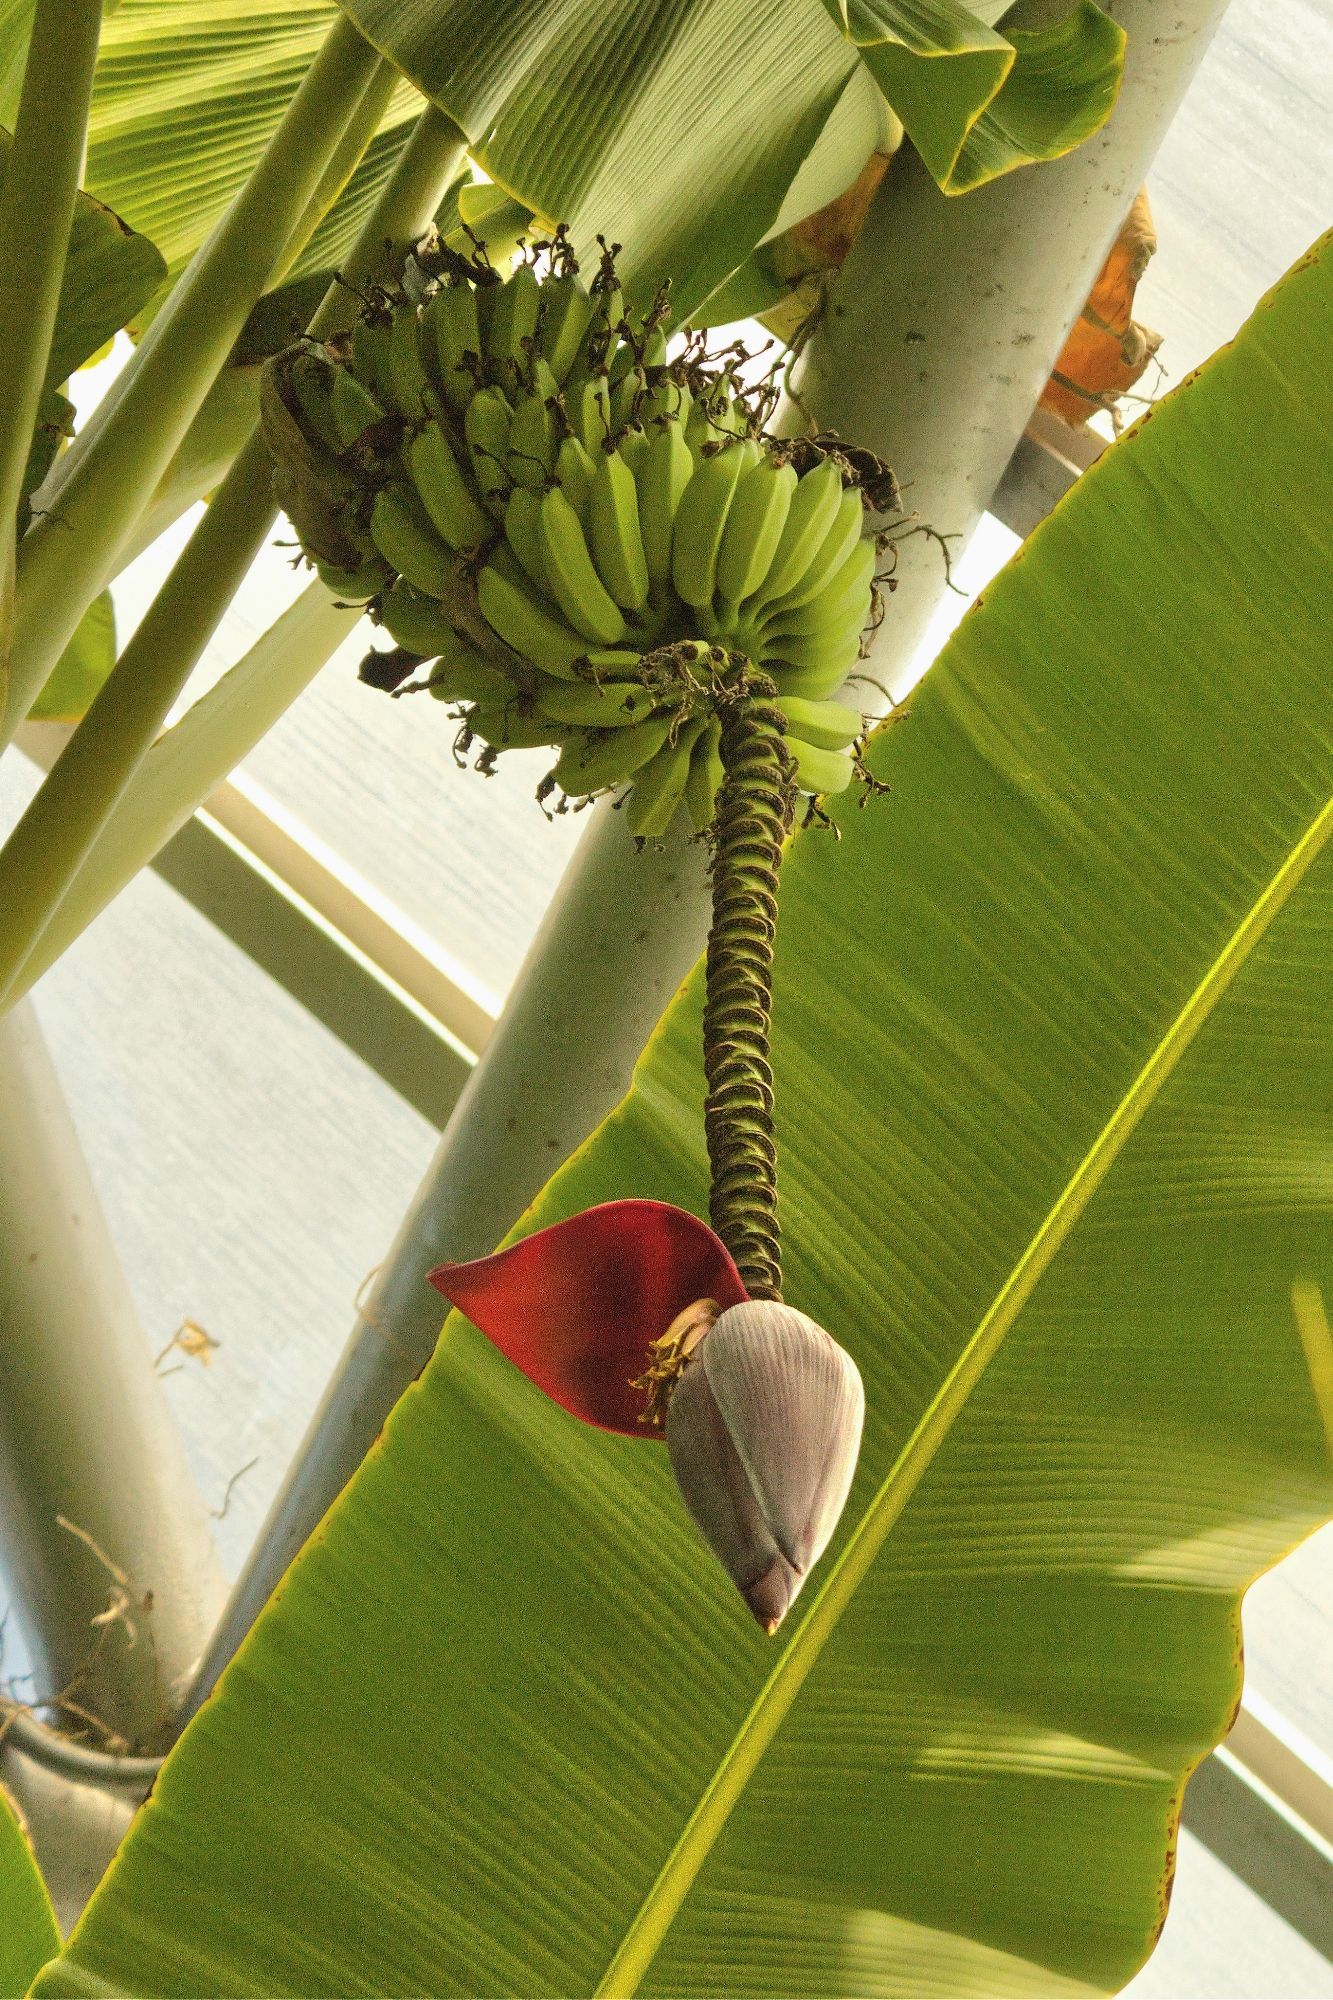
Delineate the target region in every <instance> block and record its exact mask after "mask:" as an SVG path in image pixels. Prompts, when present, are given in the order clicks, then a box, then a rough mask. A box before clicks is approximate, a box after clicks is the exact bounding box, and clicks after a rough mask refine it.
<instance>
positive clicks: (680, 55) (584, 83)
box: [345, 0, 1124, 319]
mask: <svg viewBox="0 0 1333 2000" xmlns="http://www.w3.org/2000/svg"><path fill="white" fill-rule="evenodd" d="M345 4H346V8H347V12H348V13H349V14H350V15H351V17H352V19H353V20H354V21H355V22H356V23H357V25H358V26H359V27H360V28H361V29H362V30H363V32H364V33H365V34H366V35H367V36H368V37H369V39H370V40H371V41H372V42H374V43H375V44H376V46H377V47H379V48H381V49H382V50H383V51H384V52H385V54H386V55H388V56H389V57H390V58H391V59H392V61H393V62H395V63H396V64H397V65H398V67H399V68H400V69H401V70H403V71H404V73H405V74H406V75H408V76H410V77H411V78H412V79H413V81H414V82H416V83H417V84H418V85H419V86H420V87H421V89H422V90H423V91H425V93H426V95H427V96H429V97H431V98H433V99H434V100H435V102H436V103H437V104H439V105H440V106H441V107H442V109H444V110H445V111H447V112H448V113H449V115H450V116H451V117H452V118H454V119H455V120H456V122H457V123H458V124H459V125H461V126H462V128H463V130H464V131H465V132H467V133H468V134H469V136H470V138H471V139H472V141H473V142H474V152H475V154H476V157H477V159H478V160H479V161H480V163H481V164H482V165H483V166H484V167H485V169H486V171H487V173H489V174H490V175H491V176H492V178H493V179H494V180H496V181H498V182H499V183H500V184H501V185H502V186H503V187H505V188H506V189H508V190H509V192H510V193H511V194H513V195H514V196H516V197H517V198H518V199H519V200H520V201H522V202H524V203H525V204H526V205H527V206H528V207H529V208H531V209H532V210H533V211H534V212H535V213H537V214H538V215H540V216H542V217H544V218H545V219H546V220H547V221H548V222H553V221H565V222H568V223H570V224H571V225H572V227H573V229H574V232H575V238H576V240H577V241H581V242H587V241H589V240H590V239H591V237H592V235H593V234H595V233H596V232H597V231H601V232H602V233H603V234H605V235H606V236H608V237H611V238H615V239H617V240H619V241H620V242H622V243H623V244H624V245H625V247H626V251H627V253H628V255H629V257H630V258H631V259H632V263H631V264H629V265H628V266H627V270H628V271H629V273H630V275H631V276H638V275H639V274H641V273H644V274H649V273H650V274H655V275H660V274H661V273H662V272H669V273H670V274H671V277H672V281H673V287H674V298H675V303H676V308H677V314H678V317H679V318H681V319H685V318H687V317H688V316H689V315H690V314H691V313H692V312H693V310H694V308H695V307H696V306H697V305H699V304H700V303H701V301H702V300H703V299H704V298H705V297H707V296H708V294H709V293H710V292H712V291H714V290H715V289H716V287H717V286H718V285H719V284H721V283H722V282H723V280H724V279H726V278H727V277H728V275H729V274H730V273H731V272H732V271H734V270H735V269H736V268H737V267H738V266H739V265H741V264H742V263H743V262H744V261H745V259H746V258H747V257H748V256H749V254H750V252H751V251H752V250H753V249H754V247H755V245H756V243H758V242H759V241H760V240H761V239H762V238H763V237H765V236H767V235H768V234H769V233H770V232H771V231H772V230H773V229H774V227H778V226H780V227H785V226H786V224H787V223H788V222H790V221H794V220H796V219H797V217H796V215H793V214H790V213H784V207H785V203H786V199H787V196H788V194H789V193H790V191H791V189H792V187H793V184H794V183H796V182H797V180H798V177H800V178H801V181H802V197H801V198H802V201H803V203H804V206H802V207H801V208H800V209H799V210H798V214H807V213H809V212H810V211H811V210H813V209H817V208H820V207H822V206H823V205H824V204H825V203H826V202H828V201H831V200H832V199H833V197H834V196H835V195H838V194H841V192H842V191H843V189H844V188H846V187H847V186H849V185H850V183H851V182H852V181H854V180H855V178H856V176H857V174H858V173H859V172H860V170H861V168H862V166H863V165H864V163H865V161H866V159H867V157H868V156H869V154H870V153H871V152H872V151H873V150H874V148H875V145H876V143H877V141H876V138H875V137H874V136H873V130H872V133H871V134H870V135H869V136H868V134H867V115H868V114H867V104H866V93H865V91H864V88H863V86H864V84H865V82H866V75H867V72H868V74H869V76H870V77H871V78H873V80H874V82H875V84H876V85H877V86H878V88H879V89H880V90H881V91H882V93H883V96H884V98H885V99H886V100H887V104H888V107H889V108H890V109H891V110H892V111H893V112H895V113H897V114H898V116H899V117H901V119H902V121H903V123H904V124H905V125H906V126H907V128H908V130H909V131H911V132H912V133H913V136H914V137H916V136H917V135H918V133H919V134H920V138H921V150H922V153H923V157H924V158H925V159H926V162H927V165H928V166H930V168H931V170H932V171H933V172H936V173H937V175H938V177H939V178H940V183H941V185H942V186H945V187H948V188H950V189H951V190H953V189H955V188H961V187H970V186H975V185H976V184H977V183H978V182H980V181H982V180H985V179H989V178H991V177H992V176H993V175H994V174H995V173H999V172H1003V171H1005V170H1006V169H1007V168H1008V167H1010V166H1014V165H1017V164H1020V163H1021V162H1022V161H1024V160H1031V159H1037V158H1048V157H1050V156H1051V155H1052V154H1053V153H1054V152H1056V151H1062V150H1066V149H1067V146H1069V145H1074V144H1076V143H1077V141H1078V138H1079V137H1081V136H1084V135H1085V134H1086V133H1087V132H1091V131H1093V130H1095V129H1096V128H1097V126H1099V125H1100V124H1101V123H1102V121H1103V120H1104V119H1105V117H1106V116H1107V115H1108V113H1109V111H1110V108H1111V104H1112V102H1113V101H1114V95H1115V88H1116V84H1117V82H1118V77H1119V68H1120V52H1121V47H1122V45H1123V39H1124V38H1123V35H1122V34H1121V32H1120V30H1119V29H1118V28H1116V27H1115V26H1114V25H1113V24H1112V23H1111V22H1110V21H1108V20H1107V19H1106V17H1105V16H1104V15H1102V14H1100V13H1099V12H1098V10H1097V8H1096V7H1094V6H1093V5H1092V4H1091V0H1081V4H1080V5H1079V6H1078V7H1076V8H1075V10H1074V12H1073V13H1072V14H1071V15H1070V17H1069V19H1068V21H1067V22H1065V23H1062V24H1061V25H1060V26H1059V27H1057V28H1053V29H1050V30H1047V31H1043V32H1042V33H1040V34H1035V33H1034V34H1032V35H1029V36H1027V37H1024V38H1021V39H1019V40H1015V41H1008V40H1005V39H1004V37H1002V36H1001V35H999V34H997V33H995V32H994V31H993V30H992V29H991V28H990V27H988V26H987V25H986V24H985V23H984V22H983V21H982V20H980V19H978V18H977V17H976V16H975V15H973V14H972V13H971V12H970V11H969V10H968V9H967V8H965V7H963V6H962V5H960V4H958V0H930V4H928V5H927V6H925V7H922V6H921V5H919V4H917V0H913V4H911V5H910V6H908V5H900V4H898V0H857V4H856V5H855V7H854V9H853V11H852V13H851V14H850V16H849V14H848V12H847V9H846V4H845V0H844V4H843V5H841V6H840V5H839V4H838V0H827V11H824V10H823V9H821V8H820V7H819V6H818V5H816V4H815V0H775V4H770V5H769V6H767V7H765V8H763V9H761V10H756V9H755V8H754V7H753V6H752V5H750V4H749V0H714V4H711V5H709V6H708V7H681V6H679V5H677V4H675V0H606V3H605V4H598V5H596V6H590V5H588V0H519V3H518V4H516V5H514V6H511V7H509V8H508V9H507V10H506V11H505V14H504V17H503V21H498V20H497V17H496V15H495V11H494V10H493V9H489V8H484V7H478V6H477V5H475V4H474V0H345ZM997 11H998V9H997ZM858 52H859V57H860V59H861V60H863V61H864V63H865V65H866V70H865V71H862V70H861V69H860V68H859V66H858ZM874 94H875V93H874V92H871V93H870V96H871V98H872V99H873V97H874ZM899 96H901V97H902V100H903V102H902V105H900V104H899V102H898V101H897V100H898V98H899ZM882 109H883V107H882V106H881V107H880V112H881V113H882ZM876 115H877V114H876V112H875V110H874V109H873V108H871V110H870V112H869V118H870V121H871V123H872V127H873V122H874V121H875V119H876ZM821 138H822V139H823V145H822V147H820V154H821V157H820V165H819V175H818V179H817V180H816V178H815V177H813V176H811V175H809V174H805V175H802V168H803V165H804V163H805V162H806V161H807V160H809V159H810V157H811V156H812V154H813V153H814V152H815V150H816V147H817V145H818V142H819V141H820V140H821ZM867 140H868V142H867Z"/></svg>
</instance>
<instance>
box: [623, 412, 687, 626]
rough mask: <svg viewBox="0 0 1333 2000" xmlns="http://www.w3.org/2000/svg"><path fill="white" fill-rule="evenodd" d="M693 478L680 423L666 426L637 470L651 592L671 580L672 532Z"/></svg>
mask: <svg viewBox="0 0 1333 2000" xmlns="http://www.w3.org/2000/svg"><path fill="white" fill-rule="evenodd" d="M693 475H694V459H693V457H692V456H691V453H690V448H689V446H688V445H687V444H686V442H685V437H684V433H683V432H682V430H681V427H680V425H679V424H676V423H668V424H663V425H662V427H661V428H660V430H659V431H658V433H657V435H656V437H652V438H650V439H649V440H648V445H647V449H646V450H645V451H644V453H643V455H642V457H641V458H640V459H639V462H638V464H637V465H636V466H635V468H634V483H635V486H636V488H637V489H638V496H639V528H640V532H641V534H642V537H643V553H644V560H645V562H646V564H647V568H648V581H649V584H650V586H651V587H652V589H654V590H656V591H660V590H662V589H663V587H664V586H665V585H666V584H667V583H668V582H669V581H670V578H671V532H672V528H673V526H674V525H675V519H676V510H677V508H678V507H679V506H680V499H681V495H682V494H683V493H684V491H685V488H686V487H687V486H688V485H689V483H690V480H691V478H692V477H693Z"/></svg>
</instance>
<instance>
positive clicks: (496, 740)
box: [467, 700, 570, 750]
mask: <svg viewBox="0 0 1333 2000" xmlns="http://www.w3.org/2000/svg"><path fill="white" fill-rule="evenodd" d="M467 726H468V728H469V729H470V730H471V731H472V734H473V735H474V736H480V738H481V740H482V742H483V743H490V744H493V745H494V747H495V748H496V749H497V750H538V749H540V748H541V747H542V745H543V744H547V743H549V744H556V743H563V742H564V741H565V739H566V738H567V737H568V736H569V735H570V731H569V730H567V729H563V728H562V727H561V725H560V724H559V723H558V722H551V721H549V720H548V719H547V718H546V716H544V715H538V714H536V713H535V712H531V713H530V712H528V711H525V710H522V709H520V708H518V707H517V706H516V705H515V704H514V702H513V701H512V700H511V701H510V702H509V704H508V706H507V707H496V708H474V709H473V710H472V712H471V713H470V714H469V716H468V718H467Z"/></svg>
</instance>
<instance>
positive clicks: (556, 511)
mask: <svg viewBox="0 0 1333 2000" xmlns="http://www.w3.org/2000/svg"><path fill="white" fill-rule="evenodd" d="M590 504H591V503H590ZM542 555H543V556H544V557H545V560H546V574H547V576H548V578H549V579H550V584H551V592H552V595H553V596H554V598H555V600H556V602H557V604H558V605H559V606H560V609H561V610H562V611H563V612H564V614H565V616H566V618H567V619H568V620H569V622H570V624H571V625H573V626H575V627H576V629H577V630H578V631H580V632H583V633H585V634H586V635H587V637H588V638H589V639H593V640H595V641H596V643H597V644H598V645H599V646H614V645H615V644H616V643H617V642H618V641H619V640H621V639H623V638H624V636H625V633H626V631H627V630H628V627H627V626H626V624H625V620H624V618H623V616H622V615H621V612H620V610H619V608H618V607H617V605H616V604H615V602H614V600H613V599H612V598H611V596H610V595H609V593H608V591H607V589H606V587H605V585H604V584H603V582H602V580H601V578H600V577H599V576H598V574H597V571H596V570H595V569H594V568H593V562H592V557H591V556H590V555H589V553H588V544H587V541H586V540H585V538H584V534H583V527H582V524H581V523H580V521H579V517H578V515H577V514H576V513H575V512H574V509H573V508H572V507H571V506H570V504H569V502H568V500H567V499H566V498H565V496H564V493H563V492H562V491H561V489H560V488H559V487H558V486H553V487H551V488H550V490H549V491H548V492H547V493H545V494H543V496H542Z"/></svg>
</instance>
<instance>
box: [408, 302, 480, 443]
mask: <svg viewBox="0 0 1333 2000" xmlns="http://www.w3.org/2000/svg"><path fill="white" fill-rule="evenodd" d="M422 329H423V335H424V339H423V345H425V346H427V347H429V345H430V343H431V342H432V341H433V342H434V345H435V354H436V374H437V376H438V379H439V383H440V387H441V388H442V389H443V391H444V394H445V398H446V400H447V401H448V402H449V403H450V404H451V405H452V407H453V408H454V409H455V410H456V411H457V412H458V414H459V415H460V416H462V414H463V412H464V411H465V410H466V409H467V406H468V404H469V403H470V402H471V400H472V398H473V397H474V396H475V395H476V393H477V386H478V385H477V375H478V371H479V370H480V367H481V327H480V324H479V323H478V320H477V294H476V292H475V291H474V290H473V288H472V286H471V285H468V284H459V285H448V284H446V285H442V286H441V287H440V290H439V291H438V292H436V294H435V296H434V297H433V298H432V299H431V300H429V301H428V303H427V305H426V307H425V309H424V311H423V313H422Z"/></svg>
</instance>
